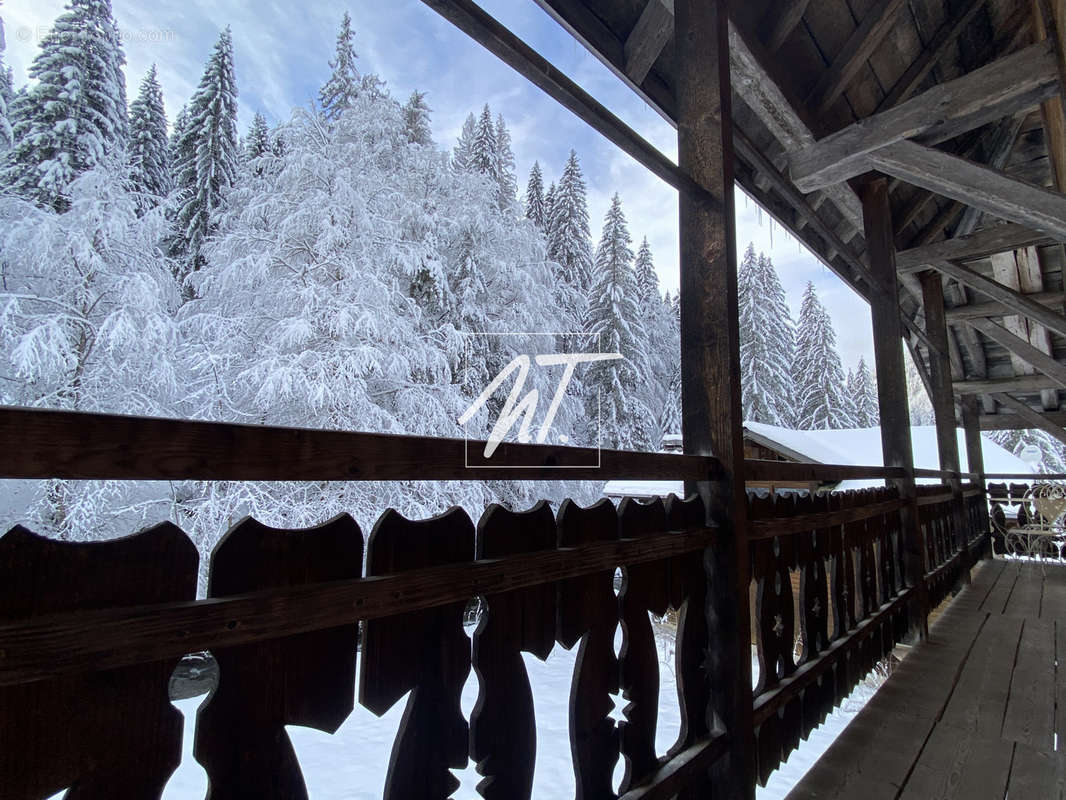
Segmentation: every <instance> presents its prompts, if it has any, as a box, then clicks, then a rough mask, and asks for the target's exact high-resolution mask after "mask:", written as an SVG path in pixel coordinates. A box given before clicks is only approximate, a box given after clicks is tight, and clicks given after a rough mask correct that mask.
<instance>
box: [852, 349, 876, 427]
mask: <svg viewBox="0 0 1066 800" xmlns="http://www.w3.org/2000/svg"><path fill="white" fill-rule="evenodd" d="M854 376H855V377H854V384H853V385H849V386H848V394H849V395H851V398H852V402H853V403H854V404H855V425H856V427H859V428H873V427H876V426H877V425H880V424H881V410H880V407H879V405H878V400H877V385H876V384H875V383H874V378H873V375H871V374H870V368H869V367H868V366H866V359H865V358H864V357H863V356H859V365H858V366H857V367H856V368H855V373H854Z"/></svg>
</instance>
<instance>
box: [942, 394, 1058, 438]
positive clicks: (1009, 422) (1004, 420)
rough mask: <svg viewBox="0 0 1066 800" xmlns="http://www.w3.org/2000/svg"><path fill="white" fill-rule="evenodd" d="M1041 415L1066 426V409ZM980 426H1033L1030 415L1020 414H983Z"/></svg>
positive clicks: (1008, 428) (1014, 428)
mask: <svg viewBox="0 0 1066 800" xmlns="http://www.w3.org/2000/svg"><path fill="white" fill-rule="evenodd" d="M963 399H964V400H965V398H963ZM1034 411H1035V409H1034ZM1041 416H1043V417H1044V418H1045V419H1046V420H1047V421H1048V422H1050V423H1051V424H1052V425H1058V426H1059V427H1066V411H1045V412H1044V413H1043V414H1041ZM980 426H981V430H983V431H1017V430H1024V429H1025V428H1032V427H1033V425H1032V422H1031V421H1030V419H1029V418H1028V417H1022V416H1021V415H1019V414H982V415H981V417H980Z"/></svg>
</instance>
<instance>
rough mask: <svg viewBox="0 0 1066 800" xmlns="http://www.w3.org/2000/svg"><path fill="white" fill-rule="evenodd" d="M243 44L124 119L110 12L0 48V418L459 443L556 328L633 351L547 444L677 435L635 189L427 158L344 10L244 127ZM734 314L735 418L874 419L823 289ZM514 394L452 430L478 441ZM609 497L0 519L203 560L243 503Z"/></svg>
mask: <svg viewBox="0 0 1066 800" xmlns="http://www.w3.org/2000/svg"><path fill="white" fill-rule="evenodd" d="M233 35H234V32H232V31H231V30H230V29H228V28H227V29H226V30H223V31H221V32H220V33H219V35H218V38H217V41H216V43H215V45H214V47H213V49H212V50H211V51H210V52H209V53H205V54H204V56H205V57H206V61H205V63H204V66H203V71H202V74H201V76H200V78H199V83H198V85H197V88H196V89H195V91H194V92H193V93H192V95H191V96H190V97H189V98H188V100H187V102H186V103H185V104H184V105H183V106H182V107H181V108H180V109H166V108H164V104H163V91H162V87H161V86H160V81H159V78H158V76H157V73H156V70H155V68H154V67H153V68H152V69H150V70H149V71H148V72H147V74H145V75H143V76H130V78H131V84H130V85H131V86H133V85H137V87H138V88H137V91H136V92H135V93H133V92H131V94H132V95H133V97H132V100H131V101H130V102H129V103H127V96H126V81H127V76H126V75H125V70H124V65H125V58H124V55H123V50H122V46H121V39H120V36H119V33H118V27H117V24H116V21H115V19H114V17H113V15H112V11H111V6H110V2H109V0H70V2H69V3H68V5H67V10H66V11H65V13H64V14H63V15H62V16H60V17H59V18H58V19H57V20H55V23H54V25H53V27H52V28H51V30H50V31H49V32H48V33H47V35H45V36H44V37H43V38H42V39H41V41H40V43H39V50H38V53H37V55H36V58H35V59H34V61H33V63H32V65H31V67H30V69H29V71H28V75H26V76H25V78H26V79H27V83H26V84H25V85H22V86H20V87H19V88H17V89H16V81H15V76H14V75H13V73H12V70H11V69H10V68H5V67H4V66H3V63H2V55H3V54H2V51H0V314H2V325H0V403H4V404H13V405H24V406H41V407H49V408H63V409H75V410H82V411H102V412H112V413H125V414H140V415H158V416H169V417H185V418H197V419H213V420H225V421H234V422H244V423H256V424H274V425H293V426H301V427H313V428H329V429H344V430H366V431H379V432H387V433H408V434H427V435H443V436H456V437H462V436H463V433H464V431H463V429H462V428H460V427H459V425H458V423H457V419H458V418H459V417H460V416H461V415H462V414H463V412H464V410H465V409H466V408H467V407H468V406H469V405H470V403H471V401H472V400H473V399H474V398H475V397H477V395H478V394H479V393H480V392H481V390H482V389H483V388H484V387H485V386H486V385H487V384H488V383H489V381H490V380H491V379H492V377H494V376H495V375H496V374H497V373H498V372H499V371H500V370H501V369H502V368H503V367H504V366H505V365H506V364H507V363H508V362H510V360H511V359H512V358H513V357H514V356H515V355H517V354H521V353H526V354H534V353H539V352H545V351H546V349H551V348H552V347H554V346H555V344H556V342H555V341H554V337H548V340H547V342H546V341H545V337H544V336H543V335H541V336H538V335H533V334H528V335H512V334H514V333H516V332H536V331H544V332H553V333H554V332H559V333H562V332H567V333H569V334H570V337H576V336H578V335H581V334H587V335H588V336H589V338H593V339H594V340H595V341H596V345H597V348H598V349H599V350H602V351H605V352H619V353H621V354H622V355H623V357H624V358H623V359H621V360H617V361H604V362H599V363H597V364H595V365H592V366H590V367H588V368H586V369H583V370H581V371H579V372H578V375H577V378H576V379H575V381H574V382H573V384H572V387H571V391H570V392H569V393H568V396H567V397H566V399H565V400H564V401H563V403H562V405H561V407H560V408H559V410H558V413H557V416H556V418H555V422H554V424H553V426H552V435H553V436H556V437H559V441H570V442H573V443H576V444H588V445H595V444H596V443H597V441H598V442H599V444H601V445H602V446H605V447H617V448H627V449H655V448H658V447H659V446H660V444H661V441H662V438H663V436H664V435H665V434H668V433H678V432H679V431H680V381H681V378H680V365H679V321H678V298H677V297H676V296H672V295H671V294H670V293H669V292H668V293H666V294H665V295H664V294H663V292H662V291H661V288H660V286H659V280H658V276H657V273H656V270H655V262H654V255H653V253H652V251H651V249H650V247H649V246H648V242H647V239H646V238H644V237H643V236H642V235H641V234H640V232H639V231H631V230H630V228H629V225H628V224H627V220H626V215H625V208H624V203H623V198H624V191H625V187H624V186H623V187H618V188H619V190H620V191H619V194H616V195H615V196H614V200H613V202H612V204H611V206H610V209H609V211H608V212H607V214H606V217H605V218H604V219H603V220H602V221H600V220H590V219H589V212H588V205H587V200H586V193H587V186H586V182H585V178H584V176H583V173H582V168H581V161H580V158H579V156H578V154H577V153H576V152H573V151H571V153H570V156H569V158H568V159H567V160H566V162H565V163H564V164H558V165H541V164H536V163H535V164H533V165H532V167H531V169H530V170H529V172H528V178H527V179H525V180H522V181H521V185H520V180H519V173H518V167H517V165H516V163H515V158H514V155H513V151H512V143H511V133H510V130H509V128H508V125H507V122H506V120H505V119H504V118H503V117H502V116H501V115H499V114H493V112H492V109H490V108H489V106H488V105H485V106H484V107H482V108H481V109H480V110H475V111H473V112H472V113H471V114H470V116H469V117H468V118H467V120H466V123H465V125H464V126H463V128H462V132H461V135H460V136H459V138H458V141H456V142H455V143H454V146H453V147H451V148H449V149H447V150H443V149H441V148H440V147H439V146H438V145H437V144H435V142H434V138H433V135H432V131H433V128H432V125H433V120H432V109H431V108H430V104H429V103H428V102H427V97H426V95H425V94H424V93H421V92H418V91H415V92H413V93H412V94H411V95H410V96H409V97H407V98H406V99H402V98H394V97H393V96H392V95H391V94H390V91H389V88H388V85H387V83H386V81H385V80H384V79H383V78H382V77H381V76H378V75H376V74H374V73H373V72H371V71H367V70H364V69H363V68H362V67H361V66H360V61H359V59H358V56H357V46H356V37H355V32H354V30H353V26H352V22H351V20H350V18H349V17H348V15H347V14H345V15H344V18H343V20H342V22H341V25H340V29H339V31H338V33H337V38H336V49H335V52H334V53H333V54H332V56H331V57H330V58H329V59H328V63H325V59H324V63H323V65H322V68H323V75H324V76H325V80H324V81H323V83H322V84H321V88H320V90H319V93H318V97H317V98H316V100H315V101H314V102H312V103H310V104H308V105H307V106H306V107H302V108H298V109H296V110H294V111H293V113H292V115H291V117H290V118H289V119H287V120H285V121H284V122H282V123H280V124H278V125H274V126H270V125H268V124H267V122H266V120H265V119H264V117H263V116H262V115H260V114H255V115H254V118H253V120H252V123H251V125H250V127H249V128H248V130H247V132H246V133H245V134H244V136H243V137H241V136H239V134H238V126H237V111H238V102H239V91H238V87H239V70H238V66H239V65H237V64H235V63H234V57H233V41H232V37H233ZM0 41H2V40H0ZM189 77H190V79H191V80H193V79H194V78H193V76H189ZM523 173H524V170H523ZM594 224H597V225H598V228H599V231H600V234H599V236H598V237H594V234H593V225H594ZM740 303H741V330H742V333H743V342H742V352H741V359H742V371H743V402H744V410H745V414H746V416H747V418H748V419H750V420H753V421H761V422H767V423H772V424H776V425H783V426H788V427H799V428H840V427H853V426H870V425H876V424H877V402H876V388H875V386H874V380H873V377H872V375H871V371H870V368H869V366H868V365H867V364H866V363H865V361H863V360H861V359H860V360H859V362H858V363H857V364H853V365H848V367H847V368H845V365H843V364H842V363H841V358H840V356H839V354H838V350H837V347H836V334H835V332H834V330H833V326H832V323H831V321H830V319H829V315H828V314H827V312H826V310H825V308H824V307H823V306H822V304H821V303H820V302H819V300H818V297H817V294H816V292H815V290H814V287H813V285H810V286H808V288H807V291H806V293H805V295H804V297H803V301H802V307H801V310H800V314H799V317H798V319H796V320H795V321H793V320H792V317H791V313H790V311H789V305H788V302H787V298H786V296H785V293H784V291H783V289H782V286H781V282H780V280H779V279H778V276H777V274H776V272H775V270H774V267H773V264H772V263H771V261H770V260H769V259H768V258H766V257H765V256H762V255H758V254H756V252H755V249H754V247H749V248H748V249H747V251H746V253H745V254H744V256H743V259H742V262H741V264H740ZM493 333H497V334H508V335H506V336H492V335H486V334H493ZM472 334H476V335H472ZM560 338H563V339H566V338H569V337H565V336H563V337H560ZM556 377H557V376H555V375H551V374H548V373H547V372H546V371H543V370H541V371H537V370H534V371H532V372H531V373H530V377H529V380H530V381H531V382H532V386H528V385H527V388H537V389H538V390H539V392H540V394H541V396H545V395H546V396H549V397H550V396H551V395H552V394H553V392H554V388H555V380H556ZM501 403H502V398H495V399H494V400H493V401H492V402H490V403H489V404H488V405H487V407H486V408H485V409H483V410H482V411H481V412H479V414H478V415H477V417H475V418H474V419H473V420H472V421H471V422H470V423H469V424H468V425H467V426H466V433H467V434H468V435H470V436H471V437H472V438H485V437H487V435H488V432H489V430H490V428H491V425H492V423H493V422H494V420H495V418H496V416H497V412H498V410H499V408H500V405H501ZM590 420H592V421H593V424H590V422H589V421H590ZM916 421H919V422H924V421H926V420H923V419H918V420H916ZM563 436H565V437H566V439H562V438H561V437H563ZM1026 436H1027V437H1029V438H1032V437H1033V436H1036V437H1040V436H1043V434H1040V433H1030V434H1026ZM1027 441H1028V439H1026V438H1025V437H1022V438H1020V439H1019V441H1018V442H1011V443H1010V444H1012V445H1017V447H1018V448H1020V447H1021V446H1023V445H1024V444H1025V443H1027ZM1046 449H1050V448H1046ZM1054 451H1055V452H1056V453H1057V452H1058V448H1054ZM1048 466H1049V467H1052V468H1054V469H1066V465H1064V464H1061V463H1055V464H1048ZM599 490H600V486H599V485H592V484H572V483H571V484H563V483H559V484H555V485H545V484H536V483H525V484H523V483H519V482H487V483H483V482H474V481H471V482H464V483H441V484H429V483H396V482H382V483H371V484H366V483H357V484H309V483H292V484H252V483H220V482H213V483H199V482H183V483H173V484H167V485H160V484H150V483H129V482H92V481H82V482H71V481H58V480H57V481H48V482H41V483H40V484H39V485H36V484H35V485H34V486H32V487H31V488H30V490H29V494H28V497H27V504H28V505H23V506H20V507H18V508H13V509H7V508H5V511H4V513H5V514H10V515H13V518H11V519H4V520H0V522H2V523H4V524H5V525H6V524H9V523H11V522H14V521H21V522H27V523H28V524H30V525H31V526H32V527H34V528H35V529H36V530H38V531H40V532H42V533H48V534H51V535H56V536H60V537H64V538H71V539H85V538H96V537H103V536H113V535H119V534H125V533H129V532H131V531H132V530H135V529H136V528H138V527H139V526H141V525H143V524H145V523H149V522H156V521H159V520H161V519H171V520H173V521H174V522H176V523H177V524H178V525H180V526H181V527H182V528H184V529H185V530H186V531H187V532H189V534H190V535H191V536H192V537H193V539H194V540H195V541H196V542H197V543H198V544H199V546H200V547H201V549H202V550H203V551H204V552H206V551H207V550H209V549H210V548H211V547H212V546H213V544H214V542H215V541H217V539H218V537H219V536H220V535H221V534H222V533H223V532H224V531H225V529H226V528H227V527H228V526H229V525H230V524H232V523H233V522H235V521H236V520H237V519H239V518H240V517H242V516H244V515H246V514H254V515H256V516H257V517H258V518H259V519H261V520H263V521H264V522H267V523H268V524H275V525H285V526H305V525H309V524H314V523H317V522H320V521H322V520H323V519H326V518H328V517H330V516H333V515H334V514H336V513H339V512H341V511H347V512H349V513H351V514H353V515H354V516H355V517H356V518H357V519H358V520H359V521H360V523H361V524H362V525H363V526H364V527H365V528H369V526H370V525H371V524H372V523H373V521H374V520H375V519H376V517H377V515H378V514H380V513H381V512H382V511H383V510H384V509H385V508H387V507H389V506H392V507H395V508H397V509H399V510H400V511H401V512H402V513H404V514H407V515H410V516H426V515H430V514H433V513H437V512H439V511H441V510H443V509H444V508H446V507H448V506H450V505H452V504H461V505H463V506H465V507H467V508H468V509H470V510H471V511H472V512H474V513H479V512H480V510H481V509H482V508H483V507H484V506H485V505H487V504H488V503H490V502H504V503H507V504H511V505H513V506H516V507H527V506H528V505H530V504H532V502H533V501H534V500H536V499H538V498H539V497H544V496H548V497H551V498H555V499H560V498H562V497H564V496H574V497H575V498H577V499H579V500H581V501H582V502H588V501H590V500H592V499H594V498H595V497H596V496H597V495H598V492H599ZM15 517H17V519H16V518H15Z"/></svg>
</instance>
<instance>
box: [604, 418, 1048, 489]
mask: <svg viewBox="0 0 1066 800" xmlns="http://www.w3.org/2000/svg"><path fill="white" fill-rule="evenodd" d="M744 431H745V435H746V436H747V437H748V438H749V439H751V440H752V441H754V442H757V443H758V444H761V445H763V446H764V447H768V448H770V449H772V450H774V451H776V452H778V453H781V454H782V455H786V456H788V457H790V458H794V459H795V460H797V461H813V462H815V463H818V464H844V465H848V466H866V467H880V466H882V465H883V464H884V460H883V459H882V454H881V429H880V428H846V429H843V430H831V431H797V430H792V429H790V428H779V427H777V426H776V425H765V424H763V423H761V422H745V423H744ZM955 432H956V435H957V436H958V442H959V459H960V461H961V464H962V471H963V472H966V471H967V470H968V464H967V460H966V434H965V432H964V431H963V430H962V429H961V428H958V429H956V431H955ZM981 447H982V450H983V452H984V460H985V471H986V472H1022V473H1031V472H1032V471H1033V469H1032V467H1030V466H1029V465H1028V464H1026V463H1025V462H1024V461H1022V460H1021V459H1020V458H1018V457H1017V456H1016V455H1014V454H1013V453H1011V452H1010V451H1008V450H1006V449H1004V448H1002V447H1000V446H999V445H998V444H996V443H995V442H993V441H992V440H991V439H989V438H988V437H987V436H982V437H981ZM911 449H912V450H913V452H914V466H915V467H916V468H917V469H939V468H940V456H939V453H938V450H937V442H936V428H935V427H934V426H932V425H920V426H915V427H912V428H911ZM936 482H937V481H936V480H935V479H933V478H919V479H918V480H917V483H936ZM883 485H884V482H883V481H881V480H877V479H871V480H848V481H841V482H840V484H838V485H837V487H836V488H837V489H839V490H845V489H862V488H865V487H868V486H883ZM683 491H684V488H683V483H682V482H681V481H631V480H629V481H608V482H607V484H606V485H605V486H604V487H603V493H604V494H605V495H608V496H610V497H625V496H635V497H654V496H658V495H667V494H670V493H671V492H673V493H674V494H677V495H680V494H682V492H683Z"/></svg>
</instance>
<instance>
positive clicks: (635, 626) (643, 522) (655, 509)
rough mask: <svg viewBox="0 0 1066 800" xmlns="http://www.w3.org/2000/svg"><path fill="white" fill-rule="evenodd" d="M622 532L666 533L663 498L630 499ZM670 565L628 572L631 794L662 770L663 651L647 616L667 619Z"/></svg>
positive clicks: (625, 733) (626, 748) (626, 741)
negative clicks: (658, 733) (658, 749)
mask: <svg viewBox="0 0 1066 800" xmlns="http://www.w3.org/2000/svg"><path fill="white" fill-rule="evenodd" d="M618 522H619V531H620V534H621V536H622V538H624V539H631V538H632V539H638V538H642V537H645V536H653V535H655V534H657V533H663V532H664V531H666V530H667V529H668V526H667V524H666V506H665V505H663V501H662V498H659V497H657V498H655V499H654V500H652V501H651V502H649V503H641V502H639V501H637V500H635V499H633V498H631V497H627V498H626V499H624V500H623V501H622V503H621V505H620V506H619V507H618ZM670 590H671V583H670V562H669V561H657V562H655V561H653V562H647V563H644V564H634V565H632V566H627V567H625V569H624V579H623V581H622V590H621V592H620V593H619V596H618V606H619V609H620V615H621V619H622V633H623V636H622V648H621V651H620V653H619V655H618V668H619V670H618V675H619V685H620V686H621V687H622V696H623V697H624V698H625V699H626V700H628V701H629V703H628V704H627V705H626V706H625V708H624V709H623V710H622V714H623V715H624V717H625V719H623V720H622V721H621V722H619V724H618V738H619V747H620V750H621V753H622V757H623V758H624V759H625V774H624V776H623V777H622V785H621V791H622V792H627V791H629V789H630V788H632V787H633V786H635V785H636V784H638V783H640V782H641V781H642V780H643V779H644V778H646V777H647V776H648V775H650V774H651V773H652V772H654V771H655V770H656V768H657V767H658V766H659V760H658V758H657V757H656V754H655V728H656V725H657V723H658V721H659V653H658V650H657V649H656V647H655V633H654V631H653V630H652V627H651V620H650V619H649V617H648V612H649V611H650V612H651V613H653V614H656V615H658V616H663V615H664V614H666V612H667V611H668V610H669V608H670V594H671V591H670Z"/></svg>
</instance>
